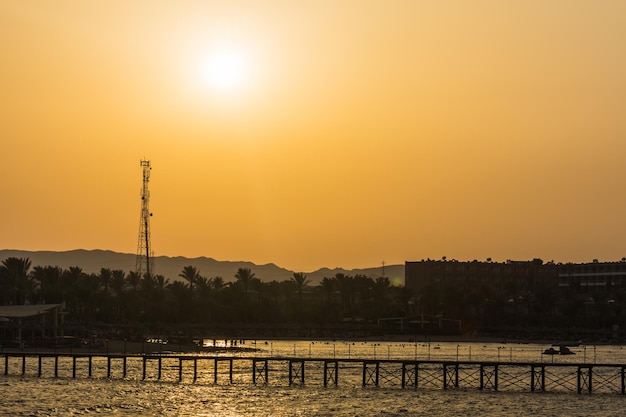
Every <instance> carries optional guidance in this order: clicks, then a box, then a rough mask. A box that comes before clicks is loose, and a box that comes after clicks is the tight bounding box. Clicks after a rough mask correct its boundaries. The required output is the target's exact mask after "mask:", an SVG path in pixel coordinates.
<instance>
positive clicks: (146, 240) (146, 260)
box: [135, 160, 153, 277]
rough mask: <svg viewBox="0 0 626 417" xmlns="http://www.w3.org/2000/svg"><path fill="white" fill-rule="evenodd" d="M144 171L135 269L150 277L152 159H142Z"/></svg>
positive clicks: (151, 261) (141, 164)
mask: <svg viewBox="0 0 626 417" xmlns="http://www.w3.org/2000/svg"><path fill="white" fill-rule="evenodd" d="M140 166H141V167H142V171H143V185H142V187H141V215H140V217H139V239H138V243H137V264H136V267H135V271H136V272H137V273H138V274H139V276H140V277H142V276H143V274H144V273H145V274H146V275H148V276H149V277H151V276H152V263H153V259H152V247H151V244H150V217H152V213H150V190H148V183H149V182H150V171H151V170H152V168H151V167H150V161H144V160H141V161H140Z"/></svg>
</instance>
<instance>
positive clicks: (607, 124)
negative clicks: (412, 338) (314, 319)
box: [0, 0, 626, 273]
mask: <svg viewBox="0 0 626 417" xmlns="http://www.w3.org/2000/svg"><path fill="white" fill-rule="evenodd" d="M0 45H1V48H0V50H1V53H0V138H1V142H0V144H1V147H0V149H1V155H2V162H1V164H0V194H1V195H2V199H1V200H0V248H5V249H24V250H69V249H77V248H85V249H110V250H114V251H118V252H127V253H135V252H136V250H137V238H138V229H139V215H140V189H141V167H140V166H139V161H140V160H141V159H143V158H145V159H148V160H150V161H151V163H152V166H153V170H152V176H151V182H150V191H151V200H150V201H151V210H152V212H153V213H154V216H153V217H152V224H151V229H152V245H153V249H154V251H155V255H167V256H178V255H181V256H188V257H196V256H207V257H213V258H215V259H218V260H232V261H235V260H247V261H253V262H255V263H269V262H273V263H276V264H278V265H280V266H283V267H286V268H289V269H292V270H296V271H304V272H307V271H312V270H314V269H317V268H319V267H324V266H326V267H345V268H354V267H373V266H379V265H380V264H381V263H382V262H383V261H385V263H386V264H396V263H404V261H407V260H421V259H425V258H436V259H439V258H441V257H442V256H446V257H447V258H448V259H453V258H454V259H458V260H473V259H478V260H485V259H486V258H488V257H490V258H492V259H493V260H495V261H504V260H507V259H517V260H526V259H532V258H535V257H539V258H542V259H543V260H544V261H549V260H554V261H556V262H568V261H574V262H587V261H591V260H592V259H594V258H597V259H600V260H619V259H621V258H622V257H623V256H626V164H624V162H623V161H624V156H625V155H626V76H625V74H626V53H625V49H624V48H625V45H626V1H622V0H615V1H608V0H607V1H601V0H600V1H588V0H584V1H576V0H563V1H550V0H536V1H535V0H520V1H499V0H493V1H486V0H472V1H466V0H463V1H452V0H450V1H447V0H443V1H439V0H437V1H435V0H433V1H419V0H414V1H409V0H407V1H387V0H380V1H367V0H355V1H348V0H339V1H337V0H333V1H321V0H315V1H288V0H285V1H273V0H263V1H252V0H251V1H241V2H237V1H206V0H205V1H200V0H198V1H168V2H165V1H147V0H146V1H122V0H119V1H83V0H76V1H64V0H56V1H48V0H42V1H29V0H20V1H3V2H0ZM202 272H206V273H209V271H202Z"/></svg>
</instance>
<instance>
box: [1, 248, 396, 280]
mask: <svg viewBox="0 0 626 417" xmlns="http://www.w3.org/2000/svg"><path fill="white" fill-rule="evenodd" d="M9 257H16V258H28V259H30V261H31V265H32V266H33V267H35V266H47V265H51V266H59V267H61V268H69V267H71V266H78V267H80V268H82V270H83V271H84V272H86V273H98V272H100V269H101V268H109V269H121V270H123V271H125V272H127V273H128V272H130V271H134V270H135V261H136V255H134V254H128V253H118V252H113V251H108V250H83V249H77V250H71V251H63V252H53V251H23V250H12V249H3V250H0V262H1V261H3V260H5V259H6V258H9ZM188 265H191V266H194V267H196V268H197V269H198V270H199V271H200V275H202V276H204V277H207V278H213V277H216V276H220V277H222V278H223V279H224V281H226V282H232V281H235V278H234V276H235V273H236V272H237V270H238V269H239V268H250V269H251V270H252V272H254V274H255V276H256V277H257V278H259V279H260V280H261V281H263V282H271V281H285V280H289V279H291V277H292V276H293V273H294V272H304V271H290V270H288V269H285V268H281V267H279V266H277V265H274V264H271V263H270V264H265V265H256V264H254V263H252V262H243V261H242V262H234V261H217V260H215V259H212V258H206V257H200V258H185V257H182V256H176V257H169V256H156V257H155V258H154V273H156V274H159V275H163V276H164V277H166V278H167V279H169V280H170V282H171V281H175V280H182V279H181V278H179V277H178V274H180V273H181V271H182V270H183V267H185V266H188ZM338 273H342V274H346V275H357V274H360V275H365V276H368V277H370V278H378V277H380V276H381V275H382V268H381V267H374V268H364V269H352V270H346V269H342V268H334V269H329V268H321V269H318V270H317V271H313V272H305V274H306V275H307V277H308V278H309V281H310V283H311V285H317V284H319V282H320V281H321V280H322V279H323V278H324V277H328V278H331V277H333V276H335V274H338ZM385 276H387V277H388V278H389V279H390V280H391V281H392V283H393V284H395V285H403V284H404V265H386V266H385Z"/></svg>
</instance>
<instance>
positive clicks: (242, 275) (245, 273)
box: [235, 268, 255, 294]
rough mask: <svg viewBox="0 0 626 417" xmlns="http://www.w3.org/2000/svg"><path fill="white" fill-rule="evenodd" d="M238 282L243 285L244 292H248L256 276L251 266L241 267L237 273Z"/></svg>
mask: <svg viewBox="0 0 626 417" xmlns="http://www.w3.org/2000/svg"><path fill="white" fill-rule="evenodd" d="M235 278H236V279H237V282H238V283H239V284H240V285H241V286H242V287H243V293H244V294H248V287H249V286H250V283H251V282H252V280H253V279H254V278H255V277H254V272H252V270H251V269H250V268H239V269H238V270H237V273H236V274H235Z"/></svg>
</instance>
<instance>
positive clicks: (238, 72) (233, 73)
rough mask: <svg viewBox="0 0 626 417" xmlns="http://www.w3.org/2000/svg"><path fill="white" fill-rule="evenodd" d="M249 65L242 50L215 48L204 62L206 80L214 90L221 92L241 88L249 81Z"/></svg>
mask: <svg viewBox="0 0 626 417" xmlns="http://www.w3.org/2000/svg"><path fill="white" fill-rule="evenodd" d="M248 65H249V63H248V60H247V57H246V56H245V55H244V54H243V53H242V52H240V51H237V50H235V49H227V48H221V49H218V50H215V51H213V52H212V53H211V54H210V55H209V57H208V58H207V60H206V62H205V63H204V68H203V77H204V81H205V82H206V84H207V85H208V86H209V87H210V88H211V89H212V90H215V91H218V92H221V93H228V92H234V91H238V90H241V89H242V88H243V87H244V86H245V84H246V82H247V81H248Z"/></svg>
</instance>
